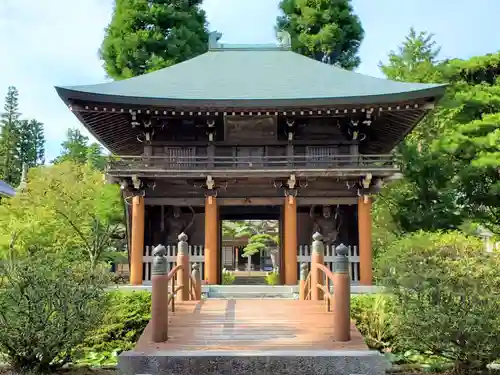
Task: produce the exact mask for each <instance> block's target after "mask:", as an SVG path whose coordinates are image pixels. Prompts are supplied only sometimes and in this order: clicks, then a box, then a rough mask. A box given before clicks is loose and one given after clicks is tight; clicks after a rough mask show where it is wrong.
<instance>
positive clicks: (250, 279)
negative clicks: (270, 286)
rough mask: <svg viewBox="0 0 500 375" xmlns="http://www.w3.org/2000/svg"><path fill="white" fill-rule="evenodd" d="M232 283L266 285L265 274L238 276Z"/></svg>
mask: <svg viewBox="0 0 500 375" xmlns="http://www.w3.org/2000/svg"><path fill="white" fill-rule="evenodd" d="M232 285H266V277H265V276H236V278H235V280H234V283H233V284H232Z"/></svg>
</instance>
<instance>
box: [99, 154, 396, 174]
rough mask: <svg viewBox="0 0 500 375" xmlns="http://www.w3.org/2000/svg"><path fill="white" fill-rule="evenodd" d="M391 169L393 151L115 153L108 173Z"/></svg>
mask: <svg viewBox="0 0 500 375" xmlns="http://www.w3.org/2000/svg"><path fill="white" fill-rule="evenodd" d="M295 168H298V169H312V170H315V169H317V170H321V169H352V168H359V169H390V170H394V169H397V167H396V166H395V164H394V157H393V156H392V155H367V154H357V155H349V154H346V155H343V154H341V155H324V156H323V155H322V156H317V155H292V156H211V157H209V156H168V155H164V156H115V157H112V158H111V159H110V161H109V163H108V170H107V172H108V173H119V172H130V171H159V170H162V171H170V170H171V171H181V170H191V171H192V170H194V171H205V170H225V169H245V170H247V169H250V170H260V169H266V170H272V169H277V170H279V169H295Z"/></svg>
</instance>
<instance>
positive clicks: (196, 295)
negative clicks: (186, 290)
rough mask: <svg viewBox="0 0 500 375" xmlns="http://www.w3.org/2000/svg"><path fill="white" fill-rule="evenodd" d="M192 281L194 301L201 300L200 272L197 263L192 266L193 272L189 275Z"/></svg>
mask: <svg viewBox="0 0 500 375" xmlns="http://www.w3.org/2000/svg"><path fill="white" fill-rule="evenodd" d="M191 277H192V280H193V282H194V285H193V289H194V299H195V301H200V300H201V272H200V265H199V264H198V263H194V264H193V271H192V273H191Z"/></svg>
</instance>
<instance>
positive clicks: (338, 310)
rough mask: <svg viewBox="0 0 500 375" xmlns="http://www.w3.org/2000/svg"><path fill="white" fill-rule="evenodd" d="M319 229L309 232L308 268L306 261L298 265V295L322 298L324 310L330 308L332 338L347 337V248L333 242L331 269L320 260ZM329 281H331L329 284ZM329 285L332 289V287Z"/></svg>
mask: <svg viewBox="0 0 500 375" xmlns="http://www.w3.org/2000/svg"><path fill="white" fill-rule="evenodd" d="M322 240H323V237H322V236H321V234H320V233H315V234H314V235H313V243H312V254H311V270H310V271H309V272H308V270H307V264H306V263H302V264H301V266H300V285H299V299H301V300H313V301H321V300H324V301H325V302H326V309H327V311H331V310H332V311H333V315H334V318H333V338H334V340H335V341H349V340H350V339H351V318H350V310H351V309H350V298H351V280H350V276H349V258H348V257H347V255H348V248H347V247H346V246H344V245H339V246H337V248H336V249H335V250H336V253H337V255H336V256H335V259H334V270H333V272H332V271H330V270H329V269H328V267H326V266H325V265H324V264H323V260H324V251H325V245H324V243H323V241H322ZM330 283H331V285H330ZM332 287H333V291H332Z"/></svg>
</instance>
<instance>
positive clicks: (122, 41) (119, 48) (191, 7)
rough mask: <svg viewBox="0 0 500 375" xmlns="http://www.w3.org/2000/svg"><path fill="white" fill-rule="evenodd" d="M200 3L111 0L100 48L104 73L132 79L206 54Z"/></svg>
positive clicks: (206, 45) (165, 0) (205, 33)
mask: <svg viewBox="0 0 500 375" xmlns="http://www.w3.org/2000/svg"><path fill="white" fill-rule="evenodd" d="M201 2H202V1H201V0H189V1H188V0H115V6H114V11H113V18H112V20H111V23H110V24H109V26H108V27H107V28H106V35H105V38H104V41H103V42H102V46H101V49H100V56H101V59H102V60H103V61H104V68H105V70H106V72H107V74H108V75H109V76H110V77H112V78H114V79H125V78H130V77H135V76H138V75H141V74H144V73H148V72H152V71H155V70H158V69H161V68H165V67H168V66H170V65H174V64H177V63H180V62H182V61H185V60H188V59H190V58H193V57H195V56H197V55H200V54H202V53H204V52H206V51H207V48H208V44H207V43H208V32H207V22H206V17H205V12H204V11H203V10H202V9H201V8H200V4H201Z"/></svg>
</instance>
